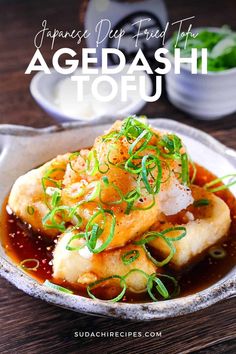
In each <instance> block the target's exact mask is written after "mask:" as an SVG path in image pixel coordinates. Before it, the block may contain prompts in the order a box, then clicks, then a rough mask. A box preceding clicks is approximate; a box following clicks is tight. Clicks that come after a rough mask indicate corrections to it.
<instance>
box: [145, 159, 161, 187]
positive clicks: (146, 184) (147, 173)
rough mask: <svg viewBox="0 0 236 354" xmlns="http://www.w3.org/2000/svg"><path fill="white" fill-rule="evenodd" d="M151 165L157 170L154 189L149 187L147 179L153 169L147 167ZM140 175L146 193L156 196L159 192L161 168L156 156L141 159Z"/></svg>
mask: <svg viewBox="0 0 236 354" xmlns="http://www.w3.org/2000/svg"><path fill="white" fill-rule="evenodd" d="M152 163H154V168H156V167H157V169H158V174H157V178H156V179H155V181H154V187H152V186H151V185H150V182H149V181H148V178H149V176H150V171H151V170H153V167H151V168H150V167H149V168H148V166H149V165H151V164H152ZM141 175H142V181H143V183H144V185H145V187H146V189H147V191H148V192H149V193H150V194H157V193H158V192H159V190H160V186H161V177H162V167H161V162H160V160H159V159H158V158H157V157H156V156H154V155H146V156H144V157H143V159H142V171H141Z"/></svg>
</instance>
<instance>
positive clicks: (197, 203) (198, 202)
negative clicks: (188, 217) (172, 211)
mask: <svg viewBox="0 0 236 354" xmlns="http://www.w3.org/2000/svg"><path fill="white" fill-rule="evenodd" d="M209 204H210V200H209V199H198V200H195V201H194V203H193V205H194V206H195V207H201V206H206V205H209Z"/></svg>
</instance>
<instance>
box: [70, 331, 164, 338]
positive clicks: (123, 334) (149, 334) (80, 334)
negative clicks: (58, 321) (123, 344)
mask: <svg viewBox="0 0 236 354" xmlns="http://www.w3.org/2000/svg"><path fill="white" fill-rule="evenodd" d="M73 337H74V338H140V337H146V338H154V337H155V338H157V337H162V332H161V331H144V332H141V331H137V332H135V331H134V332H133V331H132V332H131V331H94V332H93V331H92V332H89V331H74V332H73Z"/></svg>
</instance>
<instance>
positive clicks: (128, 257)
mask: <svg viewBox="0 0 236 354" xmlns="http://www.w3.org/2000/svg"><path fill="white" fill-rule="evenodd" d="M139 256H140V253H139V251H138V250H131V251H128V252H125V253H124V254H123V255H122V256H121V259H122V262H123V263H124V265H129V264H131V263H133V262H134V261H136V259H138V258H139Z"/></svg>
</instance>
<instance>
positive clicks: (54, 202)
mask: <svg viewBox="0 0 236 354" xmlns="http://www.w3.org/2000/svg"><path fill="white" fill-rule="evenodd" d="M60 200H61V191H60V190H55V192H54V193H53V195H52V207H53V208H55V207H56V206H58V204H59V203H60Z"/></svg>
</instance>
